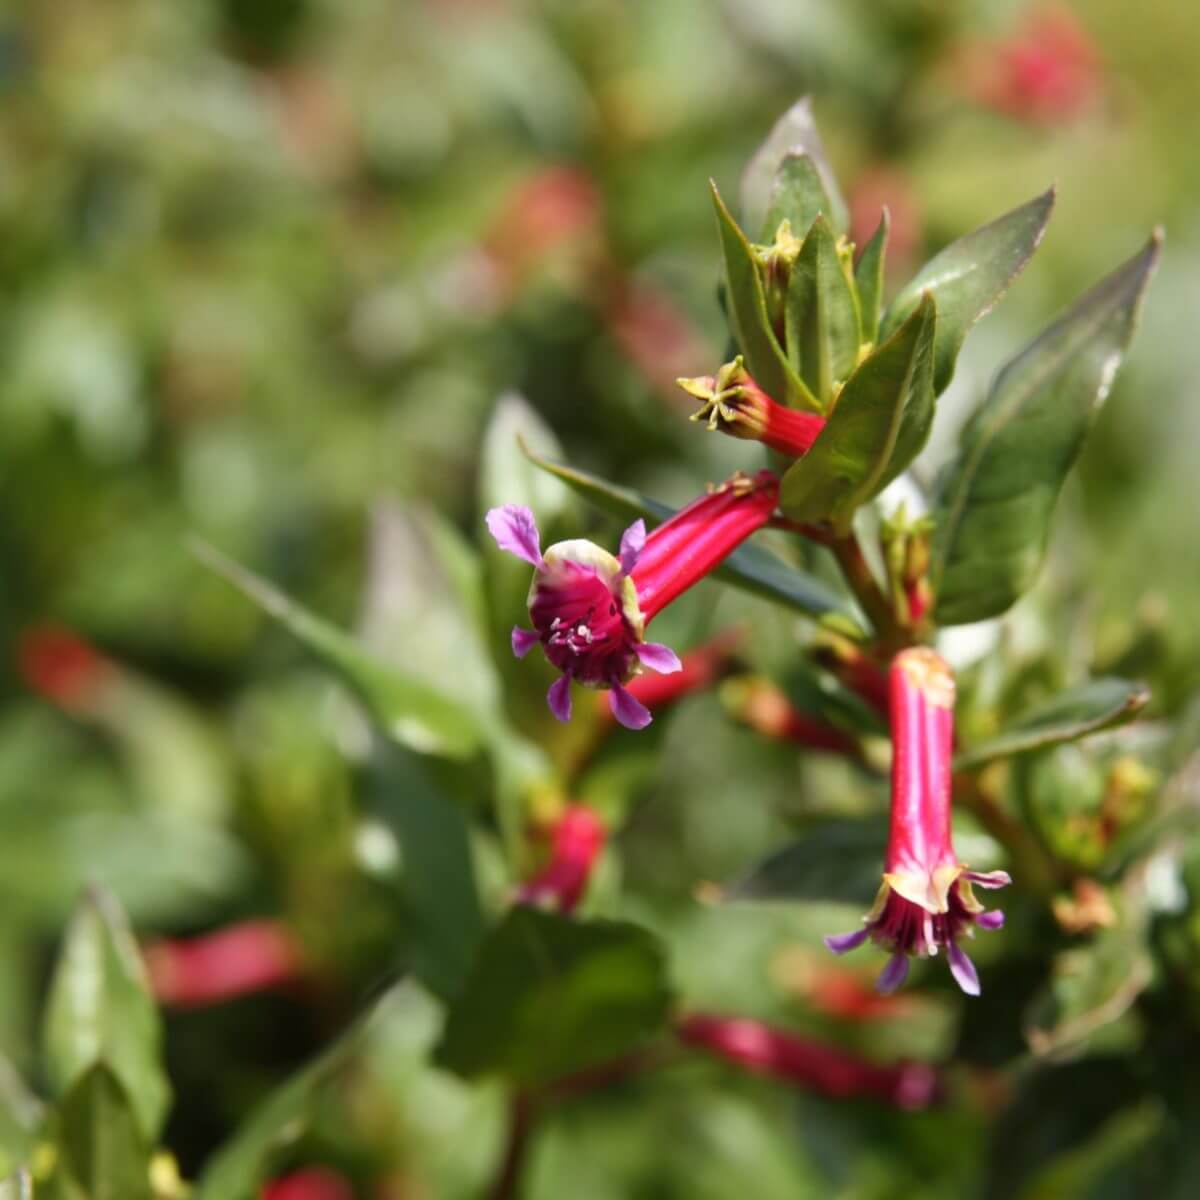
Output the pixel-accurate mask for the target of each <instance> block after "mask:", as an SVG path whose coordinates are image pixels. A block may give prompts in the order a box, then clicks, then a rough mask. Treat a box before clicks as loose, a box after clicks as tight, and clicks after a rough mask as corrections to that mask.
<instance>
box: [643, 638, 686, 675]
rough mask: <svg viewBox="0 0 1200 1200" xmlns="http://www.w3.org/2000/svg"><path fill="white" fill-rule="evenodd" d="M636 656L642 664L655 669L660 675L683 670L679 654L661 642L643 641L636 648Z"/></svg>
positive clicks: (672, 673)
mask: <svg viewBox="0 0 1200 1200" xmlns="http://www.w3.org/2000/svg"><path fill="white" fill-rule="evenodd" d="M637 656H638V660H639V661H640V662H641V663H642V665H643V666H647V667H649V668H650V670H652V671H657V672H658V673H659V674H660V675H674V674H675V672H676V671H682V670H683V663H681V662H680V661H679V655H678V654H676V653H675V651H674V650H672V649H671V647H670V646H664V645H663V644H662V642H643V643H642V644H641V645H640V646H638V648H637Z"/></svg>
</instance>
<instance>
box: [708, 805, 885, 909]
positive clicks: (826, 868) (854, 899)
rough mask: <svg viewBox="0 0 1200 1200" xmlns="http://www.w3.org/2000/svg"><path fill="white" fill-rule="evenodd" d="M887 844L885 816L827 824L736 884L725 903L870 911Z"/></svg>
mask: <svg viewBox="0 0 1200 1200" xmlns="http://www.w3.org/2000/svg"><path fill="white" fill-rule="evenodd" d="M886 845H887V822H886V821H885V820H884V819H883V818H882V817H877V818H869V819H850V818H834V819H831V820H828V821H823V822H821V824H819V825H816V826H814V827H813V828H812V829H811V830H809V831H808V832H807V833H805V834H804V836H803V837H801V838H800V839H799V840H798V841H795V842H793V843H792V844H791V845H789V846H785V847H784V848H783V849H782V850H777V851H775V853H774V854H771V855H768V857H767V858H765V859H763V860H762V862H760V863H758V864H757V865H756V866H753V867H751V868H750V870H749V871H747V872H746V873H745V874H744V875H742V876H741V877H740V878H738V879H736V880H734V882H733V883H731V884H729V885H728V886H727V887H726V888H725V889H724V892H723V898H724V899H726V900H789V901H792V900H807V901H812V902H823V903H837V904H861V905H863V906H864V907H869V906H870V904H871V902H872V900H874V898H875V893H876V892H878V891H879V885H880V883H881V882H882V879H883V852H884V849H885V847H886Z"/></svg>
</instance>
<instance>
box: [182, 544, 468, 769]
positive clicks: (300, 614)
mask: <svg viewBox="0 0 1200 1200" xmlns="http://www.w3.org/2000/svg"><path fill="white" fill-rule="evenodd" d="M193 549H194V552H195V554H196V556H197V557H198V558H199V559H200V560H201V561H202V562H204V563H205V564H207V565H208V566H209V567H211V568H212V569H213V570H214V571H216V572H217V574H218V575H221V576H223V577H224V578H225V579H226V580H228V581H229V582H230V583H231V584H233V586H234V587H236V588H237V589H238V590H239V591H241V592H242V593H243V594H244V595H245V596H247V597H248V598H249V599H250V600H253V601H254V602H255V603H256V604H257V605H258V606H259V607H260V608H261V609H262V610H263V611H264V612H265V613H267V615H268V616H270V617H272V618H274V619H275V620H276V621H278V622H279V623H280V624H281V625H282V626H283V627H284V628H285V629H287V630H288V632H289V633H291V634H292V635H293V637H295V638H296V640H297V641H299V642H300V644H301V645H302V646H304V648H305V649H306V650H308V651H309V652H310V653H311V654H312V655H313V656H314V657H315V658H316V659H317V660H318V661H319V662H320V663H322V664H323V665H324V666H326V667H327V668H329V669H330V670H331V671H333V672H334V673H335V674H337V675H338V676H340V677H341V678H342V680H343V681H344V682H345V683H346V684H347V686H348V687H349V688H350V689H351V690H352V691H353V692H354V693H355V694H356V695H357V696H358V698H359V699H360V700H361V701H362V702H363V704H364V705H365V706H366V708H367V710H368V711H369V712H370V714H371V716H372V717H373V718H374V719H375V721H376V722H377V723H378V725H379V727H380V728H381V729H382V730H383V731H384V732H385V733H386V734H387V735H388V736H389V737H391V738H393V739H394V740H395V741H396V742H398V743H399V744H400V745H402V746H408V747H410V748H411V749H413V750H417V751H419V752H421V753H425V754H436V755H442V756H444V757H447V758H466V757H468V756H470V755H471V754H473V753H474V752H475V750H477V749H478V748H479V746H480V731H479V729H478V725H477V722H476V719H475V717H474V716H473V715H472V713H471V712H470V711H469V710H468V709H467V708H465V707H463V705H461V704H459V703H457V702H455V701H454V700H452V699H450V698H449V697H447V696H445V695H442V694H441V693H440V692H437V691H435V690H434V689H433V688H431V687H430V686H429V685H428V684H427V683H425V682H424V681H422V680H420V679H418V678H415V677H413V676H410V675H407V674H405V673H404V672H403V671H401V670H399V669H397V668H395V667H390V666H385V665H384V664H382V663H380V662H377V661H376V660H375V659H373V658H372V657H371V656H370V655H369V654H368V652H367V651H366V650H365V648H364V647H363V646H362V645H361V644H360V643H359V642H358V641H357V640H356V639H355V638H353V637H351V636H350V635H349V634H347V633H344V632H343V631H342V630H340V629H338V628H337V627H336V626H334V625H331V624H330V623H329V622H327V621H325V620H323V619H322V618H320V617H318V616H316V615H315V614H314V613H311V612H309V611H308V610H307V609H305V608H303V607H302V606H301V605H299V604H297V603H296V602H295V601H294V600H292V599H291V598H290V597H289V596H286V595H285V594H284V593H283V592H281V591H279V589H278V588H276V587H274V586H273V585H272V584H270V583H268V582H267V581H266V580H265V579H262V578H261V577H259V576H257V575H255V574H253V573H252V572H250V571H248V570H246V568H245V567H242V566H240V565H239V564H238V563H235V562H234V561H232V560H231V559H229V558H226V557H225V555H223V554H221V553H220V551H218V550H216V549H214V548H213V547H212V546H209V545H207V544H206V543H204V542H197V543H195V544H194V546H193Z"/></svg>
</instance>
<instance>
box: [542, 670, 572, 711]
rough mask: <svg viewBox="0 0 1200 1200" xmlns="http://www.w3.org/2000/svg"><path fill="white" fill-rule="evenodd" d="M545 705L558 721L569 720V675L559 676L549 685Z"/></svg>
mask: <svg viewBox="0 0 1200 1200" xmlns="http://www.w3.org/2000/svg"><path fill="white" fill-rule="evenodd" d="M546 703H547V704H548V705H550V711H551V712H552V713H553V714H554V715H555V716H556V717H557V718H558V719H559V720H560V721H569V720H570V719H571V677H570V676H569V675H560V676H559V677H558V679H556V680H555V681H554V682H553V683H552V684H551V685H550V690H549V691H548V692H547V693H546Z"/></svg>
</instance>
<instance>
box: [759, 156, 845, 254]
mask: <svg viewBox="0 0 1200 1200" xmlns="http://www.w3.org/2000/svg"><path fill="white" fill-rule="evenodd" d="M831 211H832V206H831V204H830V202H829V197H828V196H827V195H826V194H825V185H824V184H823V183H822V182H821V173H820V171H819V170H818V169H817V165H816V163H814V162H813V160H812V159H811V158H810V157H809V156H808V155H807V154H788V155H785V157H784V158H783V160H782V161H781V162H780V164H779V168H778V170H777V171H776V172H775V179H774V181H773V182H772V184H771V203H770V207H769V208H768V209H767V216H766V220H765V221H764V222H763V227H762V234H761V236H760V237H759V241H760V242H762V243H764V244H765V245H770V243H771V242H773V241H774V240H775V232H776V230H778V228H779V226H780V224H781V222H783V221H787V222H789V224H790V225H791V227H792V232H793V233H794V234H795V235H796V236H797V237H799V236H800V235H801V234H802V233H803V232H804V231H805V230H806V229H809V228H811V227H812V223H813V222H814V221H815V220H816V219H817V217H818V216H819V215H820V214H821V213H825V214H826V215H827V216H828V214H829V213H830V212H831ZM830 219H832V218H830Z"/></svg>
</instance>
